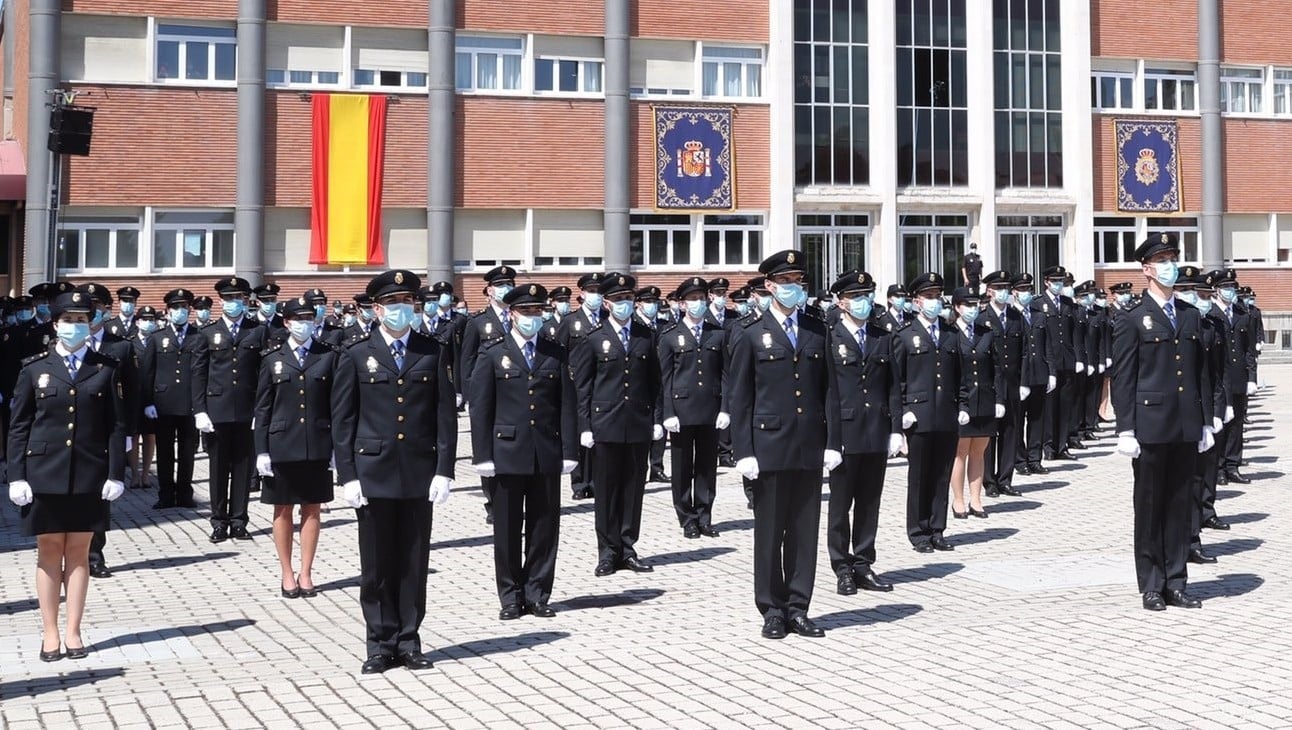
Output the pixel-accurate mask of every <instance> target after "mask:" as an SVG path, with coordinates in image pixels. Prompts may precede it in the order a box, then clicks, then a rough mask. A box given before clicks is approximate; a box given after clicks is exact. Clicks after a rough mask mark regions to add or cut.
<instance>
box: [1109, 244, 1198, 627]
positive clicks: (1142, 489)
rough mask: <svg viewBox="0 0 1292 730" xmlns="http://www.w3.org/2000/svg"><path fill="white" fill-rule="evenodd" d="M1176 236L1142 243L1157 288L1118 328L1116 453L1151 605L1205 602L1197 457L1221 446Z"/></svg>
mask: <svg viewBox="0 0 1292 730" xmlns="http://www.w3.org/2000/svg"><path fill="white" fill-rule="evenodd" d="M1178 256H1179V244H1178V243H1177V242H1176V237H1175V235H1174V234H1170V233H1156V234H1153V235H1151V236H1149V238H1148V240H1146V241H1145V242H1144V243H1142V244H1140V246H1139V248H1137V249H1136V250H1135V258H1136V259H1137V260H1138V261H1139V262H1140V264H1141V266H1142V269H1143V273H1144V277H1145V278H1146V279H1147V281H1148V287H1147V289H1146V290H1145V292H1144V296H1143V297H1142V298H1141V299H1140V302H1139V304H1138V305H1136V306H1134V307H1132V308H1130V309H1128V310H1126V313H1125V315H1124V316H1122V317H1119V318H1118V319H1117V321H1116V322H1115V323H1114V324H1113V385H1112V398H1113V409H1114V410H1115V411H1116V412H1117V449H1116V450H1117V453H1119V454H1122V455H1124V456H1129V457H1131V459H1132V462H1131V464H1132V472H1133V474H1134V479H1135V488H1134V506H1135V574H1136V577H1137V580H1138V583H1139V590H1140V594H1141V598H1142V604H1143V606H1144V608H1145V609H1147V610H1150V611H1161V610H1164V609H1165V608H1166V607H1167V606H1168V605H1171V606H1179V607H1183V608H1198V607H1200V606H1201V605H1202V602H1201V601H1199V600H1197V599H1196V598H1193V597H1192V596H1190V595H1189V594H1188V592H1187V591H1186V590H1185V589H1186V584H1187V583H1188V563H1187V559H1188V554H1189V524H1190V519H1191V517H1190V514H1191V512H1192V509H1193V507H1194V497H1193V476H1194V471H1195V463H1196V461H1197V457H1198V453H1199V452H1200V451H1206V450H1207V449H1208V448H1211V446H1212V444H1213V443H1214V437H1213V427H1212V422H1211V417H1210V416H1211V414H1210V413H1209V411H1210V410H1211V409H1212V400H1211V399H1210V398H1209V397H1207V398H1204V397H1203V395H1204V391H1205V388H1204V382H1203V381H1204V378H1203V370H1204V368H1205V363H1204V357H1205V353H1204V352H1203V351H1202V345H1201V341H1200V336H1201V322H1200V315H1199V313H1198V310H1197V309H1196V308H1195V307H1193V306H1191V305H1189V304H1188V303H1185V302H1181V301H1178V300H1176V299H1174V295H1173V289H1172V287H1174V286H1175V282H1176V280H1177V278H1178V276H1179V268H1178V266H1177V264H1176V260H1177V257H1178Z"/></svg>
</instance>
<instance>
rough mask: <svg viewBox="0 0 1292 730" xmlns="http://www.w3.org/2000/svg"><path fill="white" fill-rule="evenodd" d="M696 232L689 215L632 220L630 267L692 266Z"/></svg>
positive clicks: (629, 239)
mask: <svg viewBox="0 0 1292 730" xmlns="http://www.w3.org/2000/svg"><path fill="white" fill-rule="evenodd" d="M692 229H693V226H692V224H691V216H689V215H654V214H641V215H633V216H629V220H628V261H629V263H630V264H631V265H633V266H683V265H689V264H691V263H692V262H691V239H692V233H693V230H692Z"/></svg>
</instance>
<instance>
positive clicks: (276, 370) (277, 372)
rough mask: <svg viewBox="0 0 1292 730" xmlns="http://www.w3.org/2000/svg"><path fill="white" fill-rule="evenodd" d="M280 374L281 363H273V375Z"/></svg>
mask: <svg viewBox="0 0 1292 730" xmlns="http://www.w3.org/2000/svg"><path fill="white" fill-rule="evenodd" d="M282 374H283V361H282V360H279V361H278V362H276V363H274V375H282Z"/></svg>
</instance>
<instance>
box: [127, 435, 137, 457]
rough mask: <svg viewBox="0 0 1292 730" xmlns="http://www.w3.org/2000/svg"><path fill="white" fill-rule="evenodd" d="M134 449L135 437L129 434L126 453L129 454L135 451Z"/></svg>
mask: <svg viewBox="0 0 1292 730" xmlns="http://www.w3.org/2000/svg"><path fill="white" fill-rule="evenodd" d="M134 450H135V439H134V437H133V436H127V437H126V453H127V454H128V453H130V452H131V451H134Z"/></svg>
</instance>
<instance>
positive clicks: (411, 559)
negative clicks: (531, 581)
mask: <svg viewBox="0 0 1292 730" xmlns="http://www.w3.org/2000/svg"><path fill="white" fill-rule="evenodd" d="M420 288H421V281H420V280H419V279H418V278H417V276H416V275H415V274H413V272H411V271H405V270H402V269H397V270H394V271H387V272H385V273H383V274H379V275H377V276H375V277H373V279H372V280H371V281H369V282H368V287H367V292H368V296H370V297H372V299H373V301H374V302H376V313H377V315H378V318H379V321H380V322H381V327H380V328H379V329H378V330H377V331H376V332H373V333H371V334H370V335H369V336H368V337H367V338H366V339H363V340H359V341H357V342H352V343H350V344H349V345H348V346H346V348H345V352H344V354H343V356H342V357H341V360H340V363H339V365H338V373H337V383H336V387H337V388H339V389H340V390H341V392H340V393H339V395H338V397H337V402H338V404H339V406H340V410H339V412H337V413H335V414H334V419H333V427H332V433H333V443H334V445H335V449H336V467H337V474H338V476H339V478H340V481H341V483H342V484H343V485H344V491H343V495H344V499H345V501H346V502H347V503H349V504H350V506H352V507H354V508H355V510H356V513H357V515H358V518H359V566H360V571H361V574H360V582H359V604H360V606H362V608H363V617H364V622H365V623H366V624H367V648H368V659H367V661H365V662H364V663H363V669H362V671H363V673H364V674H379V673H381V672H384V671H386V670H388V669H391V668H393V667H395V666H397V665H400V664H402V665H403V666H405V667H407V668H408V669H414V670H418V669H428V668H430V666H431V660H430V659H427V658H426V656H425V655H424V654H422V640H421V636H420V635H419V634H418V629H419V627H420V626H421V623H422V619H423V618H424V617H425V616H426V573H427V567H428V561H429V559H430V531H431V502H432V501H434V502H436V503H437V504H442V503H443V502H445V501H446V500H447V499H448V498H449V493H450V492H451V490H452V488H453V467H454V462H455V461H456V455H457V442H458V428H457V420H458V419H457V408H456V406H455V403H456V397H455V391H454V388H453V364H452V362H450V358H449V352H448V348H447V347H446V346H445V345H444V344H443V343H441V342H440V341H439V340H436V339H434V338H432V337H427V336H425V335H421V334H418V333H416V332H413V331H412V324H413V319H414V318H415V317H416V313H415V312H414V309H413V302H414V301H415V300H416V298H417V291H418V289H420Z"/></svg>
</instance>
